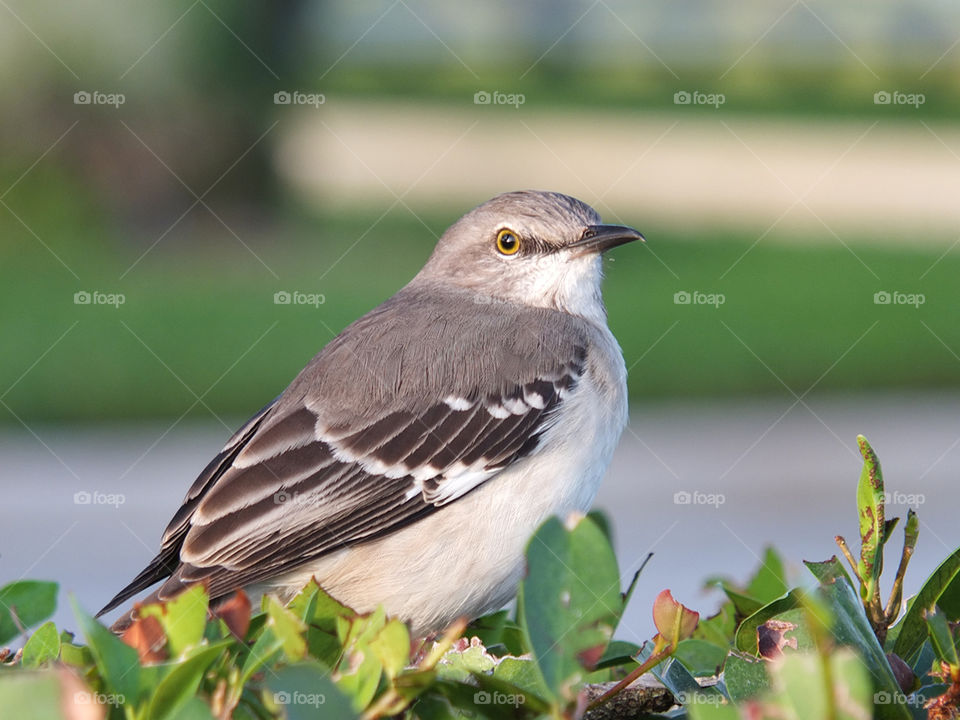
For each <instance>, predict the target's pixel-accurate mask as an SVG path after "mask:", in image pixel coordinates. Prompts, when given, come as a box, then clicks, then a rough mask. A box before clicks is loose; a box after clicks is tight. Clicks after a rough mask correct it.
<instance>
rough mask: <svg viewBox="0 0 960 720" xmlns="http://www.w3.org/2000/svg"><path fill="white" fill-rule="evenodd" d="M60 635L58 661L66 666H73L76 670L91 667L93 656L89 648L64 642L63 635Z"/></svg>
mask: <svg viewBox="0 0 960 720" xmlns="http://www.w3.org/2000/svg"><path fill="white" fill-rule="evenodd" d="M65 634H66V633H61V634H60V660H61V661H62V662H64V663H65V664H67V665H73V666H74V667H77V668H85V667H88V666H90V665H93V655H92V654H91V653H90V648H88V647H87V646H86V645H75V644H73V643H71V642H66V641H65V640H64V635H65Z"/></svg>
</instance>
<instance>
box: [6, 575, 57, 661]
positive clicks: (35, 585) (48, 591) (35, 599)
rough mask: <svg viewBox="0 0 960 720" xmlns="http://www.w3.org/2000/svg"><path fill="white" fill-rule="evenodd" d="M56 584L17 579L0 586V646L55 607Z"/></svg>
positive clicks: (38, 621)
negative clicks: (21, 627) (21, 628)
mask: <svg viewBox="0 0 960 720" xmlns="http://www.w3.org/2000/svg"><path fill="white" fill-rule="evenodd" d="M58 590H59V586H58V585H57V584H56V583H53V582H41V581H39V580H18V581H17V582H13V583H10V584H9V585H5V586H4V587H2V588H0V645H3V644H4V643H7V642H10V641H11V640H12V639H13V638H15V637H17V636H18V635H19V634H20V627H19V626H18V624H17V622H16V621H15V620H14V615H15V616H16V620H17V621H19V624H20V625H22V626H23V628H24V629H29V628H31V627H33V626H34V625H36V624H38V623H41V622H43V621H44V620H46V619H47V618H48V617H50V616H51V615H53V613H54V612H56V609H57V591H58Z"/></svg>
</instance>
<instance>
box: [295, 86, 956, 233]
mask: <svg viewBox="0 0 960 720" xmlns="http://www.w3.org/2000/svg"><path fill="white" fill-rule="evenodd" d="M282 128H283V133H284V134H283V135H282V139H281V141H280V143H279V147H278V152H277V162H278V164H279V167H280V171H281V174H282V175H283V176H284V177H286V178H287V179H288V181H289V182H290V183H291V185H292V186H293V187H294V189H295V191H297V192H298V193H299V194H300V195H301V196H303V197H305V198H307V199H308V201H309V200H314V199H317V200H322V201H323V202H326V203H338V204H348V205H349V204H357V205H361V204H362V205H367V206H369V204H370V203H371V202H384V201H386V203H387V204H389V203H390V202H393V201H394V199H395V195H394V194H396V195H399V196H401V197H402V200H403V202H404V203H406V204H407V205H409V206H410V207H411V208H413V209H414V210H416V209H417V208H426V207H431V206H441V207H444V208H445V209H446V208H449V207H457V208H460V207H469V206H473V205H475V204H477V203H479V202H481V201H482V200H485V199H486V198H487V197H488V196H491V195H493V194H496V193H497V192H501V191H504V190H508V189H516V188H528V187H533V188H549V189H557V190H561V191H563V192H567V193H570V194H573V195H576V196H578V197H581V198H582V199H584V200H586V201H587V202H589V203H591V204H593V205H595V206H596V207H597V208H598V209H599V210H600V211H601V212H603V213H604V215H605V217H607V218H609V219H612V220H616V219H618V218H621V219H623V220H625V221H626V220H630V221H633V222H638V223H640V224H642V221H643V220H644V219H646V220H647V221H648V222H655V223H658V224H659V223H670V224H673V225H678V224H682V225H691V226H696V227H701V228H702V227H716V226H718V225H723V226H731V227H735V228H749V229H755V230H756V232H757V233H758V235H759V234H760V233H763V232H764V231H765V230H767V229H769V228H771V227H772V228H773V229H772V230H771V233H772V234H773V235H774V236H778V235H780V236H782V235H793V234H800V237H801V238H802V239H806V238H818V239H821V240H826V241H831V242H832V241H834V238H833V233H836V234H837V235H838V236H840V237H841V238H842V239H843V240H844V241H846V240H848V239H850V240H863V239H869V240H872V239H874V235H877V236H880V237H879V239H885V240H892V241H894V242H931V243H936V244H944V243H946V244H950V243H953V242H954V241H955V240H956V239H957V235H958V233H960V203H958V202H957V199H956V193H957V188H958V187H960V126H953V125H943V124H926V125H925V124H924V123H923V122H921V121H920V120H916V121H912V120H910V119H909V118H907V119H906V120H904V119H894V118H891V119H890V120H881V121H879V122H877V121H875V120H856V119H851V120H846V121H841V122H838V121H830V122H817V121H815V120H809V119H770V118H758V117H755V116H738V115H736V114H733V113H731V112H729V111H727V110H725V109H724V108H723V107H721V108H719V109H718V110H716V111H715V112H714V113H713V114H709V115H704V114H703V111H700V112H697V113H696V114H694V113H693V112H685V111H684V110H682V109H678V111H677V112H675V113H671V114H640V113H626V112H623V113H615V112H609V111H604V112H596V113H591V112H587V111H579V110H578V111H563V110H550V111H538V110H536V108H535V105H534V104H533V103H532V102H528V103H527V104H526V105H524V106H521V107H520V108H519V109H514V108H513V107H509V106H475V105H472V104H466V103H465V104H464V105H463V106H462V107H455V106H450V105H416V104H409V103H401V102H396V103H389V102H361V101H352V100H351V101H345V100H341V99H338V98H336V97H329V98H327V102H326V103H325V104H324V105H322V106H321V107H320V108H319V109H317V110H313V109H309V110H307V109H303V110H300V111H299V112H294V113H291V116H290V119H289V120H284V121H283V125H282Z"/></svg>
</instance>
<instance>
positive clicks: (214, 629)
mask: <svg viewBox="0 0 960 720" xmlns="http://www.w3.org/2000/svg"><path fill="white" fill-rule="evenodd" d="M858 442H859V445H860V448H861V451H862V454H863V457H864V469H863V475H862V476H861V482H860V484H859V487H858V492H857V505H858V516H859V519H860V536H861V537H860V539H861V551H860V557H859V558H854V556H853V554H852V553H851V552H849V550H847V548H846V543H845V542H844V541H842V538H841V539H839V540H838V542H839V543H840V544H841V547H842V548H844V552H845V554H846V555H847V556H848V560H849V561H850V564H851V567H852V570H853V579H851V576H850V575H849V574H848V572H847V570H846V569H845V568H844V567H843V565H842V564H841V562H840V561H838V560H837V558H836V557H833V558H830V559H828V560H826V561H823V562H808V563H807V567H808V569H809V570H810V572H811V574H812V576H813V578H814V580H815V583H814V584H813V586H812V587H795V588H793V589H789V586H788V585H787V582H786V574H785V571H784V563H783V561H782V560H781V558H780V557H779V556H778V555H777V553H776V552H775V551H774V550H772V549H768V550H767V551H766V552H765V554H764V557H763V561H762V564H761V567H760V568H759V569H758V571H757V572H756V574H755V575H754V576H753V577H752V578H750V579H749V581H748V582H746V583H744V584H742V585H741V584H738V583H735V582H733V581H730V580H728V579H723V578H714V579H711V580H710V581H709V584H710V585H712V586H716V587H719V588H720V589H722V591H723V593H724V594H725V597H726V599H725V601H724V602H723V604H722V605H721V607H720V609H719V610H718V612H717V613H715V614H714V615H712V616H710V617H707V618H703V619H701V618H700V616H699V615H698V614H697V613H696V612H693V611H692V610H689V609H688V608H686V607H684V606H683V605H682V604H680V603H678V602H677V601H676V600H674V599H673V597H672V595H671V593H670V591H669V590H664V591H663V592H661V593H660V594H659V595H658V596H657V598H656V599H655V601H654V603H653V618H654V623H655V625H656V628H657V634H656V636H655V637H654V638H653V639H651V640H650V641H649V642H647V643H644V644H643V646H641V647H637V646H635V645H632V644H630V643H625V642H620V641H615V640H613V636H614V632H615V630H616V627H617V624H618V622H619V620H620V617H621V616H622V614H623V610H624V607H625V604H626V603H627V602H628V601H629V599H630V595H631V591H632V589H633V586H634V584H635V582H636V577H634V582H633V583H631V584H630V586H629V587H628V588H627V590H626V591H625V592H621V582H620V575H619V570H618V567H617V563H616V559H615V557H614V554H613V550H612V548H611V544H610V540H609V537H608V534H607V529H606V523H605V522H604V521H603V520H602V518H599V517H597V516H588V517H586V518H583V517H574V518H569V519H568V520H567V521H566V522H562V521H561V520H559V519H557V518H553V519H550V520H548V521H547V522H546V523H544V525H543V526H542V527H541V528H540V529H539V530H538V531H537V533H536V534H535V535H534V537H533V538H532V539H531V540H530V543H529V545H528V548H527V561H528V572H527V575H526V577H525V578H524V580H523V581H522V583H521V586H520V590H519V598H518V603H517V609H516V612H515V613H514V614H513V615H510V614H509V613H508V612H506V611H500V612H498V613H494V614H492V615H488V616H486V617H484V618H480V619H479V620H477V621H475V622H474V623H473V624H471V625H470V626H466V623H465V622H461V623H455V624H454V625H453V626H452V627H450V628H448V629H447V630H446V632H444V633H443V634H442V635H440V636H439V637H437V638H435V639H431V640H428V641H418V640H417V639H415V638H411V637H410V635H409V632H408V629H407V627H406V625H404V624H403V623H402V622H400V621H399V620H396V619H392V618H389V617H387V616H386V615H385V614H384V612H383V611H382V610H377V611H375V612H373V613H370V614H360V613H357V612H355V611H353V610H351V609H350V608H348V607H345V606H344V605H342V604H340V603H339V602H337V601H336V600H335V599H334V598H332V597H330V596H329V595H327V594H326V593H325V592H324V591H323V590H322V589H321V588H320V587H318V586H317V584H316V583H315V582H311V583H309V584H308V585H307V586H306V587H305V588H304V589H303V590H302V591H301V592H300V594H299V595H297V596H296V597H295V598H294V599H293V600H292V601H291V602H290V603H288V604H287V605H286V606H284V605H282V604H281V603H279V602H278V601H277V600H276V599H275V598H273V597H272V596H269V595H268V596H265V597H264V599H263V601H262V603H261V606H260V608H259V611H258V612H252V611H251V608H250V604H249V601H248V600H247V599H246V597H245V596H244V595H243V594H242V593H240V594H238V595H237V596H236V597H234V598H233V599H231V600H230V601H229V602H227V603H226V604H221V605H219V606H217V607H214V608H213V609H212V610H211V609H210V608H209V607H208V598H207V595H206V591H205V590H204V588H203V587H201V586H196V587H193V588H191V589H189V590H187V591H185V592H184V593H183V594H181V595H180V596H178V597H177V598H175V599H174V600H172V601H170V602H168V603H166V604H164V605H152V606H151V605H148V606H145V607H140V608H139V613H138V618H139V619H138V620H137V622H136V623H135V624H134V625H133V626H132V627H131V628H130V629H128V630H127V631H126V632H125V633H124V635H123V637H122V638H121V637H117V636H116V635H114V634H113V633H111V632H110V631H109V630H108V629H107V628H105V627H104V626H103V625H101V624H100V623H98V622H97V621H96V620H94V619H93V618H91V617H89V616H88V615H87V614H86V613H85V612H84V611H83V610H82V609H80V608H78V607H77V608H75V611H76V616H77V622H78V625H79V628H80V630H81V631H82V633H83V635H84V638H85V644H81V643H79V642H77V641H76V640H75V638H74V636H73V635H72V634H71V633H69V632H62V631H58V630H57V628H56V627H54V625H53V623H50V622H43V621H44V620H45V618H46V617H47V616H49V614H50V613H51V612H52V610H53V607H52V602H51V598H52V597H55V590H56V587H55V586H54V585H53V584H51V583H39V582H33V581H20V582H16V583H12V584H10V585H8V586H6V587H4V588H2V589H0V599H2V600H3V603H2V604H0V610H2V612H0V630H2V631H3V633H4V634H3V635H2V636H0V638H2V640H3V641H4V642H8V641H10V640H12V639H14V638H15V637H16V636H17V635H20V634H24V633H25V631H26V629H28V628H31V627H33V628H35V629H34V630H33V632H32V633H31V634H30V635H29V637H28V638H27V640H26V643H25V644H24V645H23V647H22V648H21V650H19V651H17V652H16V653H9V652H8V653H6V654H3V655H0V658H2V660H3V663H2V665H0V707H2V708H4V711H5V712H8V713H10V714H11V717H13V716H16V717H19V718H27V719H29V718H74V717H78V718H79V717H87V716H90V717H103V716H106V717H110V718H126V719H127V720H154V719H155V720H167V719H169V720H200V719H204V720H206V719H208V718H228V717H233V718H243V719H244V720H254V719H258V720H267V719H271V718H296V719H300V718H305V719H306V718H321V717H322V718H381V717H403V718H405V719H407V720H450V719H452V718H460V717H471V718H492V719H497V718H521V719H523V718H534V717H549V718H554V719H556V720H559V719H561V718H567V719H573V718H581V717H586V718H590V717H615V716H616V715H610V714H609V712H608V711H609V709H610V708H611V707H621V706H622V703H623V701H624V699H625V698H627V697H629V696H630V692H632V691H634V690H636V688H637V685H636V684H634V683H633V681H634V680H635V679H636V678H638V677H639V676H640V675H643V674H647V673H651V674H652V676H654V677H655V678H656V679H657V680H659V682H660V683H662V685H663V686H665V687H666V688H667V689H668V690H669V692H670V693H671V694H672V698H673V700H674V701H675V702H674V707H673V709H672V710H671V711H670V716H671V717H688V718H691V719H692V720H725V719H726V718H739V717H750V718H830V719H838V720H839V719H842V718H843V719H845V718H850V719H851V720H854V719H857V718H866V717H877V718H881V719H885V718H890V719H895V720H899V719H901V718H902V719H904V720H907V719H909V718H917V717H928V718H932V719H933V720H939V719H941V718H951V717H956V713H957V709H958V706H960V649H958V647H960V622H958V621H960V581H958V580H957V578H958V575H960V550H958V551H957V552H956V553H954V554H953V555H951V556H950V557H949V558H947V560H945V561H944V563H943V564H942V565H941V566H940V567H939V568H938V569H937V570H936V571H935V572H934V573H933V574H932V575H931V576H930V578H928V580H927V581H926V582H925V583H924V585H923V587H922V588H921V590H920V592H919V593H918V594H917V596H916V597H914V598H913V599H912V600H911V601H909V602H907V603H906V604H905V605H906V607H905V611H904V612H903V613H902V616H901V609H902V608H901V606H902V605H904V603H902V602H901V598H900V592H901V588H902V580H903V573H904V572H905V570H906V566H907V561H908V560H909V552H908V551H907V548H909V550H911V551H912V547H913V546H914V545H915V543H916V534H917V530H916V527H917V521H916V517H915V516H914V515H912V514H911V515H910V516H909V517H908V521H907V523H905V525H906V528H905V550H904V552H903V553H902V554H901V563H900V565H899V566H898V568H897V577H896V578H895V580H894V581H893V590H892V593H891V598H890V601H889V602H888V603H887V606H886V607H885V608H881V607H880V606H879V600H878V597H879V595H878V593H879V590H878V588H879V585H880V581H881V579H882V577H883V575H882V572H883V547H884V544H885V543H886V542H887V541H888V540H889V539H890V536H891V531H892V529H893V524H894V523H895V520H894V521H891V520H889V519H887V518H886V517H885V514H884V513H885V507H884V495H883V484H882V483H883V480H882V474H881V471H880V465H879V462H878V460H877V458H876V455H875V453H874V452H873V450H872V449H871V448H870V446H869V444H868V443H867V442H866V440H865V439H863V438H858ZM598 688H599V690H597V689H598ZM51 697H52V698H53V699H54V700H53V701H51ZM58 698H59V700H57V699H58ZM91 707H92V708H93V709H94V710H95V711H96V712H94V714H92V715H90V714H86V715H85V714H84V712H83V711H84V710H89V709H90V708H91ZM656 709H661V710H662V709H663V708H656ZM642 710H643V711H644V712H647V713H648V714H649V713H652V712H653V710H654V708H652V707H648V708H644V709H642ZM640 712H641V711H640V710H637V712H635V713H634V714H637V713H640ZM604 713H606V714H604ZM641 714H642V713H641Z"/></svg>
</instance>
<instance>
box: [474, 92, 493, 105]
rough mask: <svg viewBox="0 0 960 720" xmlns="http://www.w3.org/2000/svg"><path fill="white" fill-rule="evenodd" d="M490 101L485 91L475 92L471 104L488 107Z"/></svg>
mask: <svg viewBox="0 0 960 720" xmlns="http://www.w3.org/2000/svg"><path fill="white" fill-rule="evenodd" d="M490 100H491V95H490V93H488V92H487V91H486V90H477V92H475V93H474V94H473V104H474V105H489V104H490Z"/></svg>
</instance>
